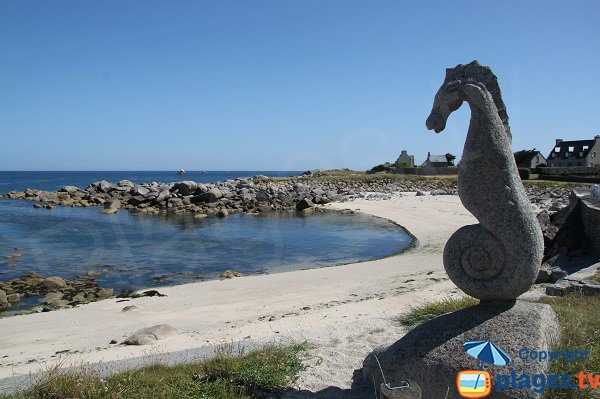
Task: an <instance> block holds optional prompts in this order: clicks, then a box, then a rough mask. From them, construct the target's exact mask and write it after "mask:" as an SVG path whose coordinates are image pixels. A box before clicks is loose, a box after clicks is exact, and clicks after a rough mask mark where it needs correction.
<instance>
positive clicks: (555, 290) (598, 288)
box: [546, 279, 600, 296]
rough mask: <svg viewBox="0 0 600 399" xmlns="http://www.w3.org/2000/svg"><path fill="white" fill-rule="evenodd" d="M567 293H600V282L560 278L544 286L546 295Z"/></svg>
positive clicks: (592, 294)
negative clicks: (552, 283)
mask: <svg viewBox="0 0 600 399" xmlns="http://www.w3.org/2000/svg"><path fill="white" fill-rule="evenodd" d="M568 294H579V295H584V296H596V295H600V283H597V282H596V281H591V280H568V279H562V280H559V281H557V282H556V284H554V285H549V286H547V287H546V295H550V296H565V295H568Z"/></svg>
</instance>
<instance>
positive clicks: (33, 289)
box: [0, 272, 113, 311]
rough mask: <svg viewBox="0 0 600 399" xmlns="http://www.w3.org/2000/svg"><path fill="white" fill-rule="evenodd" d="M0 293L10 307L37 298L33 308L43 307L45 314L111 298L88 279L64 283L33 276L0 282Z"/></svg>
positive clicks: (107, 292) (58, 279) (109, 292)
mask: <svg viewBox="0 0 600 399" xmlns="http://www.w3.org/2000/svg"><path fill="white" fill-rule="evenodd" d="M0 290H2V291H3V292H5V293H6V295H7V296H6V299H7V300H8V302H9V303H10V304H16V303H19V302H20V301H21V300H22V298H36V297H41V298H40V299H39V302H38V303H37V304H39V303H43V304H45V305H47V306H46V307H44V309H46V311H48V310H52V309H59V308H63V307H67V306H76V305H79V304H82V303H88V302H91V301H95V300H101V299H106V298H109V297H111V296H112V295H113V290H112V289H110V288H108V289H107V288H102V287H99V286H98V285H97V284H96V283H95V281H94V280H93V279H90V278H82V279H76V280H65V279H63V278H61V277H58V276H53V277H48V278H45V277H44V276H42V275H40V274H38V273H35V272H30V273H28V274H27V275H25V276H23V277H20V278H14V279H11V280H6V281H3V282H0ZM0 296H1V295H0ZM0 302H1V301H0ZM37 304H36V305H37ZM34 306H35V305H34Z"/></svg>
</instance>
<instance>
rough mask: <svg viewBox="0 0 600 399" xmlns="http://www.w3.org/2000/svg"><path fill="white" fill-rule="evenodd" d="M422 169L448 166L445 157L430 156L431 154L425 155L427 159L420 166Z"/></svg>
mask: <svg viewBox="0 0 600 399" xmlns="http://www.w3.org/2000/svg"><path fill="white" fill-rule="evenodd" d="M421 166H424V167H432V168H444V167H447V166H450V163H449V162H448V158H446V155H431V152H428V153H427V159H426V160H425V162H423V163H422V164H421Z"/></svg>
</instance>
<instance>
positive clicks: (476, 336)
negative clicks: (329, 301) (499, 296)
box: [362, 301, 560, 399]
mask: <svg viewBox="0 0 600 399" xmlns="http://www.w3.org/2000/svg"><path fill="white" fill-rule="evenodd" d="M559 331H560V329H559V326H558V322H557V318H556V315H555V313H554V312H553V310H552V308H551V307H550V306H549V305H546V304H540V303H531V302H525V301H495V302H488V303H484V304H481V305H477V306H472V307H470V308H466V309H463V310H459V311H456V312H453V313H448V314H445V315H442V316H438V317H436V318H434V319H432V320H430V321H428V322H426V323H423V324H421V325H420V326H418V327H416V328H415V329H413V330H411V331H410V332H408V333H407V334H406V335H405V336H404V337H402V338H401V339H400V340H398V341H397V342H396V343H394V344H393V345H391V346H390V347H387V348H380V349H377V350H375V351H374V352H372V353H371V354H370V355H369V356H367V358H366V359H365V361H364V362H363V370H362V371H363V381H365V382H366V383H367V384H369V385H372V381H373V383H376V384H377V385H379V383H381V382H383V381H382V377H381V371H380V368H379V363H380V364H381V369H382V370H383V374H384V375H385V376H386V379H387V382H389V383H390V385H391V386H398V385H399V383H400V382H401V381H405V380H414V381H416V383H417V384H418V385H419V386H420V387H421V391H422V395H423V396H422V397H423V398H424V399H425V398H427V399H434V398H444V397H447V398H452V399H455V398H459V395H458V392H457V388H456V384H455V383H454V381H456V377H457V374H458V372H459V371H462V370H477V369H478V368H479V361H478V360H477V359H475V358H473V357H471V356H469V355H468V354H467V353H466V352H465V350H464V348H463V344H464V343H465V342H467V341H481V340H490V341H492V342H493V343H494V344H495V345H497V346H498V347H500V348H501V349H503V350H504V351H505V352H506V353H507V354H508V355H509V356H510V357H511V361H510V365H509V366H496V365H489V364H486V365H485V370H486V371H488V372H489V373H490V374H491V376H492V380H493V381H494V382H496V381H497V380H498V378H499V376H500V375H508V376H510V375H511V372H514V373H516V374H517V375H522V374H527V375H533V374H546V373H547V372H548V363H547V362H534V361H526V360H523V359H521V358H520V357H519V356H518V353H519V351H520V350H521V349H522V348H524V347H527V348H532V349H533V348H535V350H537V351H548V350H550V349H551V348H552V346H553V345H554V344H555V343H557V342H558V339H559ZM376 357H377V359H376ZM378 362H379V363H378ZM377 385H376V386H377ZM495 388H496V386H494V391H493V393H492V396H490V397H493V398H496V399H516V398H518V399H541V398H542V397H543V393H539V392H534V391H533V390H526V389H512V388H508V389H506V390H503V391H502V392H496V391H495ZM448 390H449V392H448ZM447 392H448V394H447Z"/></svg>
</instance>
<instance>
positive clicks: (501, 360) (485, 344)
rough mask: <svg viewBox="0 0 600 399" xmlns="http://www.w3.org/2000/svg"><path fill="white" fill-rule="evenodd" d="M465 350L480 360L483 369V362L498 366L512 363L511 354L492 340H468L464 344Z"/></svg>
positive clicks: (480, 366)
mask: <svg viewBox="0 0 600 399" xmlns="http://www.w3.org/2000/svg"><path fill="white" fill-rule="evenodd" d="M463 348H464V349H465V352H467V353H468V354H469V355H471V356H473V357H474V358H475V359H478V360H479V362H480V363H479V368H480V369H483V363H489V364H494V365H496V366H506V365H507V364H508V363H510V356H508V355H507V354H506V352H504V351H503V350H502V349H500V348H499V347H497V346H496V345H494V344H493V343H492V341H468V342H465V343H464V344H463Z"/></svg>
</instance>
